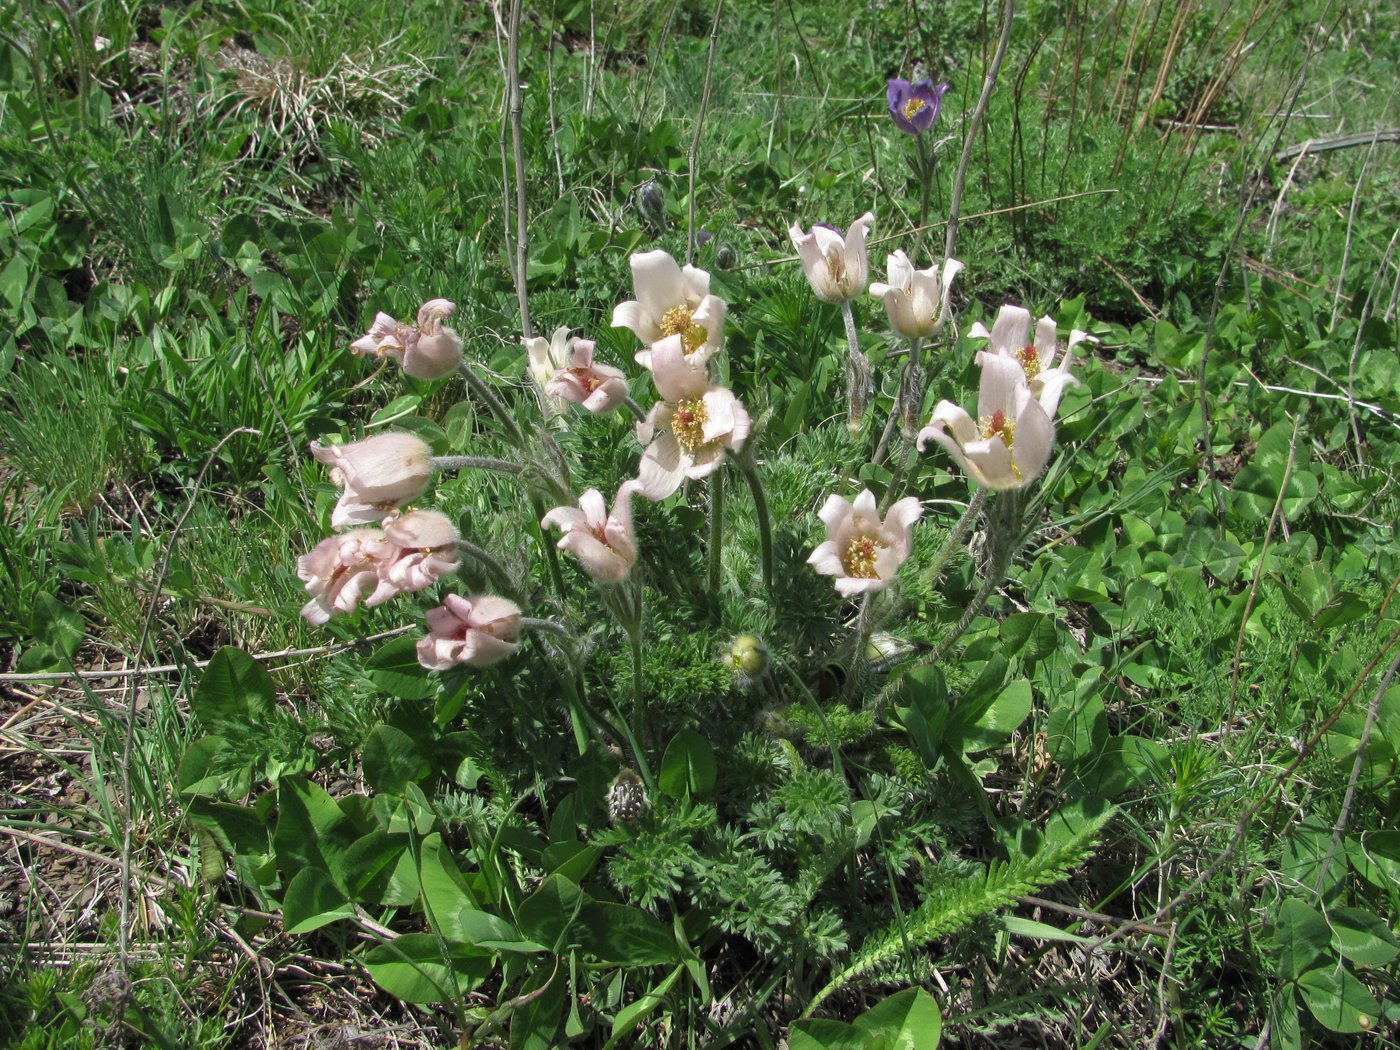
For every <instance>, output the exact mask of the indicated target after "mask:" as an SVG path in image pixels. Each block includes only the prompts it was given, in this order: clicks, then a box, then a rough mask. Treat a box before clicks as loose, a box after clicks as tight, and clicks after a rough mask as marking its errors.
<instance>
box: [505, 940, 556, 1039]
mask: <svg viewBox="0 0 1400 1050" xmlns="http://www.w3.org/2000/svg"><path fill="white" fill-rule="evenodd" d="M569 987H570V982H569V972H568V969H567V968H566V967H564V966H561V965H560V964H559V960H557V959H556V960H555V963H554V966H553V967H550V966H541V967H539V968H538V969H536V970H535V972H534V973H533V974H531V975H530V979H529V980H528V981H526V982H525V987H524V988H523V989H522V990H521V993H520V996H519V997H518V998H519V999H521V1000H523V1001H520V1002H519V1003H518V1004H517V1005H516V1007H515V1009H514V1011H512V1013H511V1017H510V1048H511V1050H554V1048H555V1047H557V1046H558V1045H559V1040H558V1038H557V1036H558V1033H559V1024H560V1022H561V1021H563V1019H564V1017H563V1012H564V996H565V994H566V993H567V992H568V991H569Z"/></svg>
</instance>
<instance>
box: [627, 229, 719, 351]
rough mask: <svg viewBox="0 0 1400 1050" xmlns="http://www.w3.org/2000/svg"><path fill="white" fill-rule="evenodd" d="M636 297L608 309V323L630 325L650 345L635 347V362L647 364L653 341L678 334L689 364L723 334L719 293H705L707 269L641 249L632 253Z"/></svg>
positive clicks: (713, 346) (712, 347) (711, 348)
mask: <svg viewBox="0 0 1400 1050" xmlns="http://www.w3.org/2000/svg"><path fill="white" fill-rule="evenodd" d="M631 262H632V286H633V288H635V289H636V292H637V298H636V299H635V300H631V301H629V302H625V303H619V304H618V305H617V306H616V307H615V308H614V309H613V317H612V326H613V327H614V328H630V329H632V331H633V332H635V333H636V334H637V338H638V339H640V340H641V341H642V342H643V343H644V344H646V346H647V347H649V348H650V349H646V350H639V351H637V363H638V364H639V365H641V366H643V367H644V368H651V360H652V358H651V355H652V350H653V349H655V348H654V347H653V346H652V344H653V343H655V342H657V340H660V339H664V338H666V337H667V336H673V335H674V336H679V337H680V339H681V342H682V345H683V346H684V347H685V355H686V358H687V359H688V360H690V361H691V363H692V364H697V365H703V364H704V363H705V362H706V361H708V360H709V359H710V356H711V355H712V354H714V352H715V351H716V350H718V349H719V347H720V343H721V341H722V340H723V339H724V315H725V313H726V311H727V310H728V307H727V306H726V305H725V302H724V300H723V299H721V298H720V297H719V296H717V295H711V294H710V275H709V274H708V273H706V272H705V271H704V270H701V269H699V268H697V267H694V266H686V267H682V266H680V264H678V263H677V262H676V260H675V259H673V258H671V256H670V255H668V254H667V253H666V252H663V251H659V250H658V251H654V252H640V253H638V254H636V255H634V256H632V259H631Z"/></svg>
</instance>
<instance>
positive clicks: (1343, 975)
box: [1298, 966, 1381, 1034]
mask: <svg viewBox="0 0 1400 1050" xmlns="http://www.w3.org/2000/svg"><path fill="white" fill-rule="evenodd" d="M1298 990H1299V991H1300V992H1301V993H1302V994H1303V1002H1305V1003H1307V1004H1308V1009H1309V1010H1311V1011H1312V1015H1313V1017H1314V1018H1316V1019H1317V1021H1318V1023H1319V1024H1321V1025H1323V1026H1324V1027H1326V1028H1330V1029H1331V1030H1332V1031H1334V1032H1342V1033H1344V1034H1351V1033H1356V1032H1366V1031H1371V1030H1373V1029H1374V1028H1375V1027H1376V1020H1377V1018H1378V1016H1379V1015H1380V1012H1381V1004H1380V1003H1378V1002H1376V999H1375V996H1373V995H1372V994H1371V993H1370V991H1368V990H1367V988H1366V986H1365V985H1364V984H1362V983H1361V982H1360V981H1358V980H1357V979H1356V978H1355V977H1354V976H1353V975H1352V973H1351V971H1349V970H1347V969H1345V968H1344V967H1341V966H1320V967H1318V968H1317V969H1316V970H1309V971H1308V972H1307V973H1305V974H1303V976H1301V977H1299V978H1298Z"/></svg>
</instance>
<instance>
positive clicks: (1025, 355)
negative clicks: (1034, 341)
mask: <svg viewBox="0 0 1400 1050" xmlns="http://www.w3.org/2000/svg"><path fill="white" fill-rule="evenodd" d="M1016 360H1017V361H1019V362H1020V364H1021V367H1022V368H1023V369H1025V372H1026V382H1027V383H1029V382H1030V381H1031V380H1033V379H1035V377H1036V376H1038V375H1040V355H1039V354H1038V353H1036V350H1035V347H1033V346H1025V347H1022V348H1021V349H1020V350H1017V351H1016Z"/></svg>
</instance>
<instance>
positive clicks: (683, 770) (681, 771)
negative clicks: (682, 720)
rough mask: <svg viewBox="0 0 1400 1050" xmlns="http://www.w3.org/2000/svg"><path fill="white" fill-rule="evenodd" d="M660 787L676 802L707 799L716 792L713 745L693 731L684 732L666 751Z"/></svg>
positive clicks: (677, 736)
mask: <svg viewBox="0 0 1400 1050" xmlns="http://www.w3.org/2000/svg"><path fill="white" fill-rule="evenodd" d="M659 786H660V788H661V791H662V792H663V793H664V794H667V795H671V796H672V797H674V798H684V797H685V796H686V795H687V794H689V795H690V797H691V798H703V797H704V796H706V795H708V794H709V793H710V792H711V791H713V790H714V786H715V754H714V751H713V750H711V748H710V745H709V742H708V741H706V740H705V738H704V737H702V736H701V735H700V734H699V733H697V732H695V731H694V730H693V729H682V730H681V731H680V732H679V733H677V734H676V735H675V736H674V737H672V738H671V743H670V744H669V745H668V746H667V748H666V755H665V757H664V758H662V760H661V776H660V778H659Z"/></svg>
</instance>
